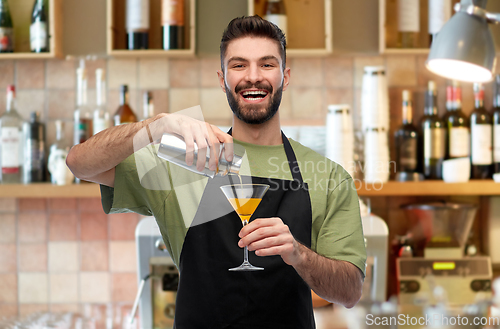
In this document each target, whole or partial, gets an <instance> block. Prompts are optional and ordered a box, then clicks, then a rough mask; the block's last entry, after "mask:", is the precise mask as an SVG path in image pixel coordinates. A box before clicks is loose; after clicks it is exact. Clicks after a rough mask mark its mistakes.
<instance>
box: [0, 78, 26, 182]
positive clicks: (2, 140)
mask: <svg viewBox="0 0 500 329" xmlns="http://www.w3.org/2000/svg"><path fill="white" fill-rule="evenodd" d="M15 99H16V88H15V87H14V86H12V85H10V86H8V87H7V107H6V112H5V113H4V114H3V115H2V116H1V117H0V164H1V167H2V175H1V182H2V184H18V183H21V181H22V163H23V152H22V136H23V135H22V129H23V128H22V127H23V119H22V117H21V116H20V115H19V113H18V112H17V111H16V106H15Z"/></svg>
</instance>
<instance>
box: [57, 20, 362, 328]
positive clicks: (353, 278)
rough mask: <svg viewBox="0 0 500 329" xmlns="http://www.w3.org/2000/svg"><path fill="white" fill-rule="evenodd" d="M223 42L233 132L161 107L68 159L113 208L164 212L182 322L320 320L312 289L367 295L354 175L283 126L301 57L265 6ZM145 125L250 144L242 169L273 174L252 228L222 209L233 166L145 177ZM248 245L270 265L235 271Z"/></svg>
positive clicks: (346, 299) (189, 138)
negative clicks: (219, 171) (203, 173)
mask: <svg viewBox="0 0 500 329" xmlns="http://www.w3.org/2000/svg"><path fill="white" fill-rule="evenodd" d="M220 49H221V69H220V70H219V71H218V72H217V74H218V79H219V83H220V86H221V88H222V91H223V92H224V93H226V96H227V99H228V102H229V105H230V107H231V110H232V111H233V114H234V115H233V125H232V130H231V131H230V132H229V134H226V133H224V132H222V131H221V130H219V129H218V128H217V127H215V126H213V125H210V124H206V123H204V122H200V121H197V120H194V119H192V118H189V117H186V116H183V115H178V114H175V113H174V114H165V113H162V114H159V115H158V116H156V117H155V118H152V119H149V120H145V121H143V122H140V123H136V124H129V125H125V126H118V127H113V128H110V129H108V130H105V131H103V132H101V133H99V134H97V135H96V136H93V137H92V138H91V139H89V140H88V141H87V142H85V143H83V144H80V145H77V146H75V147H73V149H72V150H71V152H70V154H69V156H68V160H67V163H68V166H69V167H70V168H71V169H72V171H73V173H74V174H75V175H76V176H77V177H79V178H82V179H86V180H90V181H94V182H98V183H100V184H101V193H102V202H103V207H104V210H105V211H106V212H107V213H111V212H124V211H135V212H138V213H141V214H144V215H153V216H154V217H155V218H156V221H157V223H158V226H159V228H160V231H161V233H162V236H163V239H164V240H165V244H166V247H167V249H168V251H169V253H170V255H171V256H172V258H173V260H174V262H175V264H176V265H177V267H178V268H179V272H180V282H179V288H178V295H177V301H176V314H175V327H176V328H178V329H184V328H188V329H192V328H287V329H289V328H307V329H309V328H314V327H315V324H314V316H313V309H312V302H311V289H312V290H313V291H314V292H315V293H316V294H318V295H319V296H321V297H322V298H324V299H326V300H328V301H330V302H333V303H338V304H342V305H344V306H346V307H352V306H354V305H355V304H356V303H357V301H358V300H359V298H360V296H361V286H362V282H363V276H364V270H365V261H366V252H365V248H364V240H363V232H362V227H361V218H360V213H359V203H358V197H357V193H356V191H355V189H354V186H353V183H352V178H351V177H350V176H349V174H348V173H347V172H346V171H345V170H344V169H343V168H342V167H341V166H339V165H337V164H336V163H334V162H332V161H330V160H328V159H326V158H324V157H323V156H321V155H319V154H317V153H315V152H313V151H312V150H310V149H308V148H306V147H304V146H302V145H301V144H299V143H297V142H296V141H293V140H291V139H290V140H289V139H288V138H286V136H285V135H284V134H283V133H282V132H281V128H280V118H279V106H280V103H281V96H282V93H283V92H285V91H286V89H287V87H288V85H289V83H290V68H288V67H286V41H285V36H284V35H283V33H282V32H281V30H280V29H279V28H277V27H276V26H275V25H274V24H272V23H269V22H267V21H265V20H263V19H262V18H260V17H258V16H252V17H240V18H236V19H234V20H232V21H231V22H230V23H229V25H228V27H227V28H226V30H225V31H224V33H223V37H222V41H221V46H220ZM304 111H307V109H304ZM144 128H147V129H149V130H148V134H149V135H150V141H152V140H156V139H158V138H159V137H161V135H162V134H163V133H165V132H168V133H174V134H177V135H179V136H182V137H183V138H184V140H185V142H186V144H187V145H188V148H192V145H193V144H195V143H196V144H197V145H198V147H199V148H201V149H203V148H204V147H206V146H207V145H209V146H210V147H211V150H216V149H217V148H218V146H219V144H220V143H231V142H234V143H236V144H238V145H239V146H241V147H243V148H245V152H246V154H245V157H246V159H247V160H248V163H247V164H246V165H245V167H242V168H241V171H240V173H241V174H242V176H243V178H244V179H246V180H251V181H252V183H257V184H267V185H269V186H270V188H269V190H268V192H267V193H266V194H265V196H264V198H263V200H262V202H261V203H260V205H259V207H258V208H257V210H256V212H255V213H254V215H253V216H252V218H251V220H250V223H249V224H248V225H246V226H244V227H243V228H242V227H241V222H240V220H239V218H238V216H237V215H236V213H235V212H229V213H223V214H221V212H220V211H218V209H222V208H224V207H227V206H228V202H227V200H226V198H225V197H224V195H223V194H222V192H221V189H220V187H221V186H223V185H227V184H230V183H231V178H230V177H228V176H223V177H221V176H216V177H215V178H213V179H208V178H205V179H203V180H199V179H198V180H196V181H193V183H192V184H190V185H189V188H184V189H182V190H181V189H176V188H165V189H161V190H158V189H156V190H151V189H148V188H146V187H144V186H143V185H141V180H140V178H139V177H138V172H137V168H136V162H135V159H136V158H137V159H139V158H140V159H141V161H145V162H148V161H149V162H150V163H152V164H155V163H158V158H157V157H156V150H157V148H156V146H154V145H153V144H152V143H149V145H147V144H148V143H145V145H144V147H143V148H142V149H141V150H140V151H136V152H134V146H135V150H137V145H134V146H133V141H132V140H133V138H134V136H135V135H136V134H137V133H138V132H140V131H141V130H143V129H144ZM150 128H151V129H150ZM231 135H232V136H231ZM212 154H213V153H212ZM215 158H216V157H211V158H210V166H211V167H212V169H213V168H214V166H215V165H216V163H215V162H216V160H214V159H215ZM199 159H201V157H199ZM227 160H231V159H230V156H229V158H228V159H227ZM190 161H192V159H186V162H187V163H190ZM306 164H307V165H306ZM197 165H198V167H199V168H201V167H202V166H203V165H204V159H201V161H198V162H197ZM150 167H154V166H153V165H152V166H150ZM155 172H156V173H157V174H159V175H158V179H167V180H169V182H171V184H170V185H171V186H175V181H178V180H179V179H181V180H182V179H185V180H189V179H190V177H191V178H192V176H193V175H194V176H196V174H193V173H191V172H188V171H186V170H184V169H182V168H180V167H177V166H175V165H170V164H168V163H166V162H161V163H160V164H159V165H156V167H155ZM190 212H191V214H192V218H191V217H190V216H189V215H187V214H189V213H190ZM186 217H188V218H187V219H186ZM245 246H247V247H248V250H249V251H250V262H251V263H252V264H253V265H256V266H258V267H261V268H264V270H261V271H252V272H233V271H228V269H229V268H232V267H234V266H236V265H238V264H239V263H241V258H242V249H241V248H243V247H245Z"/></svg>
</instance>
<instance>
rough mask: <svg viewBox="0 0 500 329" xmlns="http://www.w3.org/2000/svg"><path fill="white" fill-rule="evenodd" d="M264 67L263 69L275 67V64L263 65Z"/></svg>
mask: <svg viewBox="0 0 500 329" xmlns="http://www.w3.org/2000/svg"><path fill="white" fill-rule="evenodd" d="M262 66H263V67H274V65H273V64H264V65H262Z"/></svg>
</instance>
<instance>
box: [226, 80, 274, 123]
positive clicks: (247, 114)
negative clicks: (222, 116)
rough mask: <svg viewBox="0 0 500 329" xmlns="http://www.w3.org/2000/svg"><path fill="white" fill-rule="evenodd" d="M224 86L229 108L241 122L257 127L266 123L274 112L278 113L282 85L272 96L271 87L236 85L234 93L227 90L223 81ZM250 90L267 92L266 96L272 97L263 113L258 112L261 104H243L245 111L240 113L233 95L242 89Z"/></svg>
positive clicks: (238, 105) (240, 109) (239, 107)
mask: <svg viewBox="0 0 500 329" xmlns="http://www.w3.org/2000/svg"><path fill="white" fill-rule="evenodd" d="M224 85H225V87H226V97H227V101H228V103H229V107H230V108H231V110H232V111H233V113H234V114H235V115H236V117H237V118H238V119H240V120H241V121H243V122H245V123H248V124H252V125H258V124H261V123H264V122H266V121H268V120H269V119H271V118H272V117H273V116H274V115H275V114H276V112H278V109H279V107H280V103H281V96H282V94H283V83H282V84H281V86H280V87H279V88H278V89H277V90H276V93H275V94H274V95H273V87H272V86H267V85H263V84H259V83H258V84H255V85H253V84H246V85H241V86H240V85H238V86H236V88H235V91H234V92H233V91H232V90H231V89H229V87H228V86H227V84H226V82H225V81H224ZM250 88H256V89H263V90H266V91H267V92H268V95H272V98H271V101H270V102H269V106H268V107H267V108H266V109H265V111H264V112H262V111H260V109H261V108H262V104H245V105H244V107H245V110H246V111H242V108H241V106H240V104H239V103H238V101H237V100H236V96H235V95H237V94H239V92H240V91H241V90H243V89H250ZM233 93H234V94H233Z"/></svg>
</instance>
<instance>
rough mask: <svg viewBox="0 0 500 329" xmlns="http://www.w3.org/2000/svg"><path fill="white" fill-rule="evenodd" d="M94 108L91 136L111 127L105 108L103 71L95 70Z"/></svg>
mask: <svg viewBox="0 0 500 329" xmlns="http://www.w3.org/2000/svg"><path fill="white" fill-rule="evenodd" d="M95 78H96V82H95V88H96V108H95V110H94V117H93V120H92V128H93V131H92V134H93V135H95V134H97V133H98V132H100V131H103V130H104V129H107V128H109V127H110V126H111V119H110V117H109V112H108V109H107V106H106V82H105V81H104V70H103V69H97V70H95Z"/></svg>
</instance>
